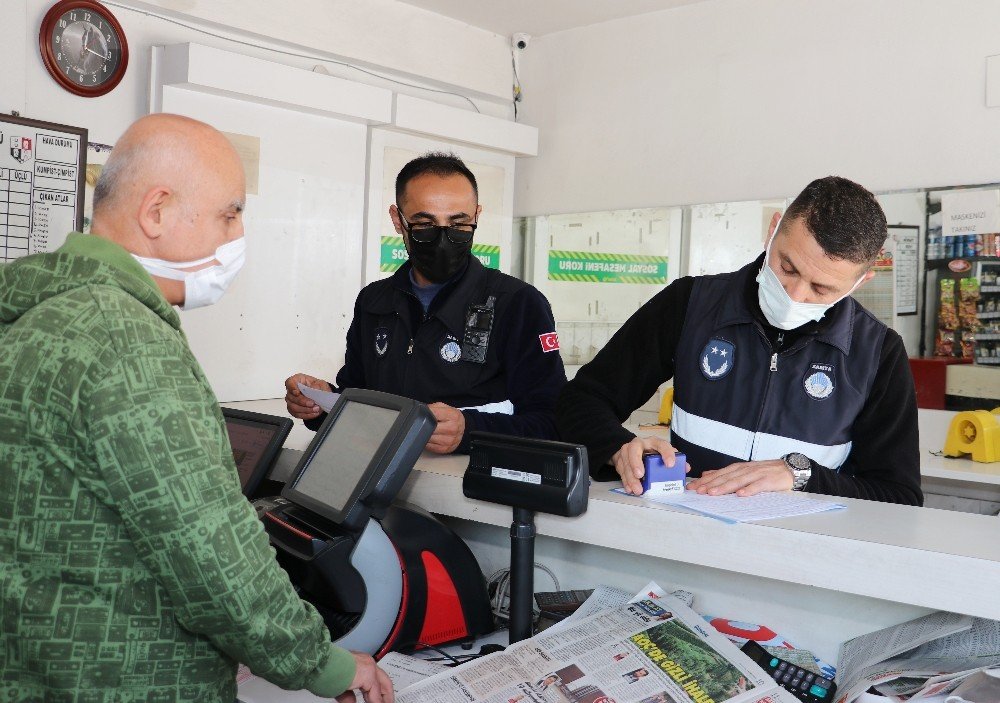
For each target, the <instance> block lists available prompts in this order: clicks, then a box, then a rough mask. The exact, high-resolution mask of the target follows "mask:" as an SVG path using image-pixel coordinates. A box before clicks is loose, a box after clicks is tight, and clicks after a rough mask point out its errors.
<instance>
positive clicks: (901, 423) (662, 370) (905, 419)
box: [558, 255, 923, 504]
mask: <svg viewBox="0 0 1000 703" xmlns="http://www.w3.org/2000/svg"><path fill="white" fill-rule="evenodd" d="M762 263H763V255H762V256H761V257H758V259H757V260H756V261H754V262H753V263H751V264H748V265H747V266H745V267H744V268H742V269H741V270H739V271H737V272H735V273H729V274H722V275H719V276H702V277H698V278H682V279H679V280H678V281H675V282H674V283H672V284H671V285H670V286H668V287H667V288H666V289H665V290H663V291H661V292H660V293H659V294H657V295H656V296H655V297H654V298H653V299H652V300H650V301H649V302H648V303H646V305H644V306H643V307H642V308H640V309H639V311H637V312H636V313H635V314H634V315H633V316H632V317H631V318H630V319H629V321H628V322H626V323H625V325H624V326H623V327H622V328H621V330H619V331H618V333H617V334H616V335H615V336H614V337H613V338H612V339H611V341H609V342H608V344H607V346H606V347H605V348H604V349H602V350H601V352H600V353H599V354H598V355H597V357H595V359H594V360H593V361H592V362H591V363H590V364H588V365H587V366H584V367H583V368H582V369H581V370H580V372H579V373H578V374H577V376H576V378H575V379H574V380H573V381H572V382H571V383H569V384H568V385H567V386H566V389H565V391H564V392H563V395H562V398H561V399H560V403H559V408H558V421H559V428H560V430H561V432H562V434H563V437H564V439H566V440H568V441H579V442H582V443H584V444H586V445H587V448H588V452H589V455H590V457H591V461H592V464H591V465H592V467H594V468H597V467H599V466H600V465H601V464H603V463H604V462H605V461H607V460H608V459H609V458H610V457H611V455H612V454H613V453H614V452H615V451H617V450H618V448H619V447H621V445H622V444H624V443H625V442H628V441H630V440H631V439H632V438H633V436H634V435H632V433H630V432H628V431H626V430H625V429H624V428H622V427H621V422H622V421H624V419H625V418H627V417H628V416H629V415H630V414H631V412H632V411H633V410H634V409H635V408H637V407H638V406H639V405H641V404H642V403H643V402H645V401H646V399H648V398H649V397H650V396H651V395H652V394H653V393H654V392H655V391H656V388H657V387H658V386H659V385H660V384H661V383H662V382H663V381H665V380H667V379H669V378H671V377H672V378H673V379H674V415H673V422H672V426H671V435H672V439H671V441H672V443H673V444H674V446H675V447H676V448H677V449H678V450H679V451H683V452H685V453H686V454H687V459H688V463H689V464H690V465H691V467H692V471H691V475H692V476H699V475H701V473H702V472H704V471H707V470H711V469H718V468H722V467H725V466H728V465H729V464H732V463H735V462H741V461H758V460H767V459H777V458H780V457H782V456H784V455H785V454H787V453H789V452H801V453H803V454H805V455H807V456H808V457H809V458H810V459H812V460H813V461H814V462H815V463H816V464H818V468H816V469H814V470H813V473H812V477H811V478H810V480H809V483H808V484H806V487H805V490H807V491H810V492H813V493H827V494H832V495H842V496H846V497H852V498H866V499H869V500H881V501H886V502H898V503H908V504H920V503H921V502H922V500H923V494H922V492H921V489H920V466H919V463H920V462H919V453H918V449H917V441H918V440H917V408H916V396H915V392H914V389H913V377H912V375H911V374H910V369H909V363H908V360H907V357H906V351H905V349H904V348H903V343H902V340H901V339H900V337H899V335H898V334H896V333H895V332H894V331H892V330H890V329H888V328H887V327H886V326H885V325H883V324H882V323H881V322H879V321H878V320H877V319H875V318H874V317H873V316H872V315H871V314H870V313H869V312H868V311H867V310H865V309H864V308H863V307H862V306H861V305H860V304H858V303H857V302H856V301H855V300H854V299H853V298H850V297H848V298H846V299H845V300H843V301H841V302H839V303H837V304H836V305H835V306H833V308H831V309H830V310H828V311H827V313H826V315H824V317H823V318H822V319H821V320H820V321H819V322H817V323H809V324H807V325H804V326H802V327H800V328H798V329H795V330H790V331H783V330H778V329H776V328H774V327H772V326H771V325H769V324H768V323H767V321H766V319H765V318H764V316H763V313H762V312H761V311H760V305H759V304H758V302H757V284H756V282H755V280H754V278H755V276H756V274H757V272H758V271H759V270H760V267H761V265H762Z"/></svg>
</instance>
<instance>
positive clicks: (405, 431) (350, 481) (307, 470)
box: [281, 388, 437, 530]
mask: <svg viewBox="0 0 1000 703" xmlns="http://www.w3.org/2000/svg"><path fill="white" fill-rule="evenodd" d="M436 425H437V423H436V421H435V420H434V415H433V414H432V413H431V411H430V410H428V408H427V406H426V405H424V404H423V403H418V402H417V401H415V400H410V399H409V398H403V397H400V396H395V395H390V394H388V393H379V392H377V391H368V390H360V389H355V388H352V389H347V390H345V391H344V392H343V393H342V394H341V395H340V398H339V399H338V400H337V403H336V404H335V405H334V406H333V408H332V409H331V410H330V412H329V414H328V416H327V418H326V420H325V421H324V422H323V425H322V426H321V427H320V428H319V430H318V431H317V432H316V437H315V438H314V439H313V441H312V442H311V443H310V444H309V447H308V449H306V453H305V455H304V456H303V457H302V460H301V461H300V462H299V465H298V466H296V467H295V471H294V473H293V474H292V478H291V480H290V481H289V482H288V484H287V485H286V486H285V489H284V490H283V491H282V493H281V495H282V497H284V498H286V499H287V500H289V501H290V502H292V503H295V504H296V505H299V506H301V507H303V508H306V509H307V510H309V511H311V512H313V513H316V514H318V515H320V516H322V517H324V518H326V519H327V520H330V521H332V522H334V523H336V524H338V525H342V526H344V527H346V528H348V529H354V530H356V529H361V528H362V527H363V526H364V524H365V522H366V521H367V519H368V517H369V516H370V515H372V514H376V515H377V514H378V512H379V511H380V510H381V509H384V508H386V507H388V505H389V504H390V503H391V502H392V499H393V498H395V496H396V493H397V492H398V491H399V489H400V488H402V486H403V482H404V481H405V480H406V477H407V475H409V473H410V470H411V469H412V468H413V465H414V464H415V463H416V461H417V458H418V457H419V456H420V452H421V451H423V448H424V445H425V444H426V443H427V440H428V439H430V436H431V434H433V432H434V428H435V427H436Z"/></svg>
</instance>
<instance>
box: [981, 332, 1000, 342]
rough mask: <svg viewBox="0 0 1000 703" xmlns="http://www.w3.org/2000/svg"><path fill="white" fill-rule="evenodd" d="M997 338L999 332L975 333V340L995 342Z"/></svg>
mask: <svg viewBox="0 0 1000 703" xmlns="http://www.w3.org/2000/svg"><path fill="white" fill-rule="evenodd" d="M997 340H1000V334H997V333H994V332H987V333H986V334H977V335H976V341H977V342H995V341H997Z"/></svg>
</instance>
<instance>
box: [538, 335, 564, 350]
mask: <svg viewBox="0 0 1000 703" xmlns="http://www.w3.org/2000/svg"><path fill="white" fill-rule="evenodd" d="M538 341H539V342H541V344H542V351H543V352H544V353H546V354H548V353H549V352H553V351H559V334H558V333H556V332H546V333H545V334H540V335H538Z"/></svg>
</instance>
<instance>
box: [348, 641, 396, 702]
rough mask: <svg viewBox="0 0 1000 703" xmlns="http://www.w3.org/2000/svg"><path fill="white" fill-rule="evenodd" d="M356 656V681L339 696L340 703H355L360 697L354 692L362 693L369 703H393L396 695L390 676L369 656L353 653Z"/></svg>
mask: <svg viewBox="0 0 1000 703" xmlns="http://www.w3.org/2000/svg"><path fill="white" fill-rule="evenodd" d="M351 654H352V655H353V656H354V664H355V666H356V669H355V671H354V679H353V680H352V681H351V687H350V688H349V689H347V690H346V691H344V692H343V693H341V694H340V695H339V696H337V701H339V703H355V701H357V700H358V697H357V696H356V695H354V691H356V690H358V691H361V696H362V697H363V698H364V699H365V701H367V703H392V702H393V700H394V699H395V695H394V693H393V690H392V681H391V680H390V679H389V676H388V675H387V674H386V673H385V672H384V671H382V670H381V669H379V668H378V665H377V664H376V663H375V660H374V659H372V658H371V657H370V656H368V655H367V654H361V653H360V652H351Z"/></svg>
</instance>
